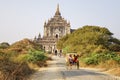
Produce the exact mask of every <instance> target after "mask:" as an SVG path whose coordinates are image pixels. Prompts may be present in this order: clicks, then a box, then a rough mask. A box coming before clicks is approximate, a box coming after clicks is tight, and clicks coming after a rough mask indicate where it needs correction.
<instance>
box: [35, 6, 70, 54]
mask: <svg viewBox="0 0 120 80" xmlns="http://www.w3.org/2000/svg"><path fill="white" fill-rule="evenodd" d="M70 33H71V28H70V22H67V21H66V20H65V19H64V18H62V16H61V13H60V11H59V5H57V10H56V12H55V15H54V16H53V18H51V19H50V20H48V22H45V23H44V35H43V37H41V35H40V34H39V35H38V38H36V37H35V39H34V41H36V42H37V43H38V44H41V45H42V48H43V49H44V50H45V51H50V52H52V53H58V52H59V50H58V49H57V47H56V42H57V40H58V39H60V38H61V37H63V36H65V35H66V34H70Z"/></svg>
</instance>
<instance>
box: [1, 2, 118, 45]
mask: <svg viewBox="0 0 120 80" xmlns="http://www.w3.org/2000/svg"><path fill="white" fill-rule="evenodd" d="M57 4H59V8H60V12H61V15H62V17H63V18H65V19H66V20H67V21H70V24H71V28H72V29H77V28H80V27H82V26H84V25H96V26H101V27H106V28H108V29H109V30H110V31H111V32H112V33H113V34H114V35H113V37H115V38H118V39H120V31H119V30H120V0H0V43H1V42H8V43H14V42H16V41H19V40H22V39H24V38H29V39H34V37H35V36H38V34H39V33H40V34H41V35H43V26H44V22H45V21H46V22H48V20H49V19H50V18H52V17H53V16H54V14H55V12H56V8H57Z"/></svg>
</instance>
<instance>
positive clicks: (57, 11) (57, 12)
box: [55, 4, 61, 15]
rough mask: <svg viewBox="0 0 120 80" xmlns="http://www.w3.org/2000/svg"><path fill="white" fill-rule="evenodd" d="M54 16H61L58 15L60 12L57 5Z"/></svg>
mask: <svg viewBox="0 0 120 80" xmlns="http://www.w3.org/2000/svg"><path fill="white" fill-rule="evenodd" d="M55 15H61V14H60V11H59V4H57V10H56V13H55Z"/></svg>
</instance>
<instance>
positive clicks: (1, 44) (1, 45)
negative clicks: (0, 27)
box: [0, 42, 10, 49]
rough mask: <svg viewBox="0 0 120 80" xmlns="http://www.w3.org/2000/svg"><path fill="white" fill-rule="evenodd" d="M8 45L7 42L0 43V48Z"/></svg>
mask: <svg viewBox="0 0 120 80" xmlns="http://www.w3.org/2000/svg"><path fill="white" fill-rule="evenodd" d="M9 46H10V44H9V43H7V42H2V43H0V49H5V48H8V47H9Z"/></svg>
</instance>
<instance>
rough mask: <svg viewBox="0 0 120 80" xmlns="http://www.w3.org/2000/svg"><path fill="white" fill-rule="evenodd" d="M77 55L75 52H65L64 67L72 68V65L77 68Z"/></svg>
mask: <svg viewBox="0 0 120 80" xmlns="http://www.w3.org/2000/svg"><path fill="white" fill-rule="evenodd" d="M78 58H79V55H78V54H77V53H68V54H66V67H67V69H72V66H75V67H76V68H77V69H79V60H78Z"/></svg>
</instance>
